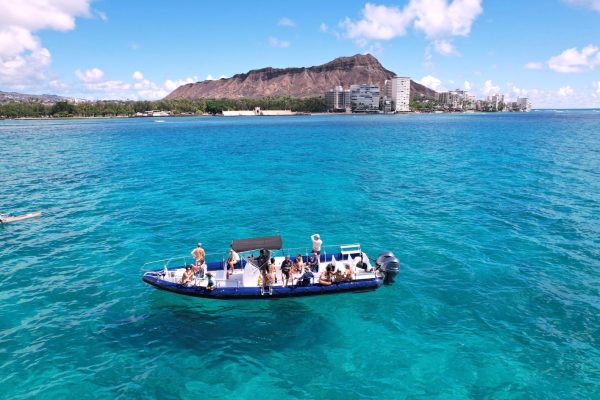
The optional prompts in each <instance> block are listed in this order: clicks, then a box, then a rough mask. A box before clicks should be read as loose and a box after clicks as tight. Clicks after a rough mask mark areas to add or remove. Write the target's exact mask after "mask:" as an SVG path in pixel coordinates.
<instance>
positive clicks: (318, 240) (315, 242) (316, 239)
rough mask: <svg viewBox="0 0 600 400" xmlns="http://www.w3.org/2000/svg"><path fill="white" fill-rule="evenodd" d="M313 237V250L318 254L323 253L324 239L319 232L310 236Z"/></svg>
mask: <svg viewBox="0 0 600 400" xmlns="http://www.w3.org/2000/svg"><path fill="white" fill-rule="evenodd" d="M310 238H311V239H312V248H313V252H316V253H317V255H318V256H320V255H321V246H322V245H323V241H322V240H321V238H320V237H319V234H318V233H315V234H314V235H312V236H311V237H310Z"/></svg>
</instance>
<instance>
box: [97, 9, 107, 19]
mask: <svg viewBox="0 0 600 400" xmlns="http://www.w3.org/2000/svg"><path fill="white" fill-rule="evenodd" d="M94 14H96V16H97V17H98V18H100V19H101V20H102V21H108V16H107V15H106V13H105V12H104V11H100V10H94Z"/></svg>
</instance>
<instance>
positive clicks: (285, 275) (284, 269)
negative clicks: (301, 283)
mask: <svg viewBox="0 0 600 400" xmlns="http://www.w3.org/2000/svg"><path fill="white" fill-rule="evenodd" d="M291 271H292V260H290V256H289V255H287V256H285V260H283V262H282V263H281V280H282V281H283V282H282V283H283V287H286V286H287V285H288V282H289V280H290V272H291Z"/></svg>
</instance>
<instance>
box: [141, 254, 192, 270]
mask: <svg viewBox="0 0 600 400" xmlns="http://www.w3.org/2000/svg"><path fill="white" fill-rule="evenodd" d="M188 261H189V264H188ZM194 261H195V260H194V259H193V258H192V257H191V256H187V257H186V256H175V257H170V258H163V259H160V260H155V261H148V262H147V263H144V265H142V268H143V269H148V267H149V266H150V265H160V267H161V268H165V267H167V268H169V267H170V266H172V265H173V264H175V262H177V264H176V266H181V265H190V264H193V263H194Z"/></svg>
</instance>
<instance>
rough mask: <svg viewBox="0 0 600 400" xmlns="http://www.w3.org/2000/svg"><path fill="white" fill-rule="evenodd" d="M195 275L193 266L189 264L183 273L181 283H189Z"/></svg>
mask: <svg viewBox="0 0 600 400" xmlns="http://www.w3.org/2000/svg"><path fill="white" fill-rule="evenodd" d="M193 276H194V272H193V271H192V267H190V266H189V265H187V266H186V267H185V271H183V275H181V282H179V283H181V284H182V285H185V284H186V283H188V282H189V281H191V280H192V277H193Z"/></svg>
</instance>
